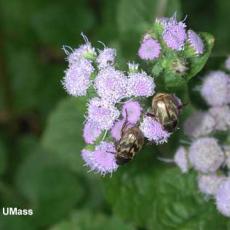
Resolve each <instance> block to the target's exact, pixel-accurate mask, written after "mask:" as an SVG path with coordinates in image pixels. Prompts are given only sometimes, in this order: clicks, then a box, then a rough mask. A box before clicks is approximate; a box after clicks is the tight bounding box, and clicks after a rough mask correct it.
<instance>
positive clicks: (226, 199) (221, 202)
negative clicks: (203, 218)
mask: <svg viewBox="0 0 230 230" xmlns="http://www.w3.org/2000/svg"><path fill="white" fill-rule="evenodd" d="M229 191H230V178H228V179H226V180H225V181H224V182H222V183H221V184H220V186H219V187H218V189H217V192H216V196H215V198H216V206H217V209H218V211H219V212H220V213H222V214H223V215H225V216H228V217H230V192H229Z"/></svg>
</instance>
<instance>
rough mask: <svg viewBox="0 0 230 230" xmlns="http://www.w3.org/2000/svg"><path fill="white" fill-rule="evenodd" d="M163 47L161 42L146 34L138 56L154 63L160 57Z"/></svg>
mask: <svg viewBox="0 0 230 230" xmlns="http://www.w3.org/2000/svg"><path fill="white" fill-rule="evenodd" d="M160 52H161V46H160V44H159V42H158V41H157V40H156V39H154V38H152V37H151V35H149V34H146V35H145V36H144V38H143V40H142V42H141V46H140V48H139V50H138V55H139V57H140V58H141V59H143V60H149V61H152V60H154V59H156V58H158V57H159V56H160Z"/></svg>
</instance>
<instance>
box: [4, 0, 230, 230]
mask: <svg viewBox="0 0 230 230" xmlns="http://www.w3.org/2000/svg"><path fill="white" fill-rule="evenodd" d="M174 12H177V16H178V17H179V18H181V19H183V18H184V17H185V16H186V15H187V16H188V18H187V22H188V25H189V27H191V28H193V29H194V30H195V31H206V32H209V33H211V34H213V35H214V37H215V38H216V41H215V47H214V50H213V52H212V55H211V58H210V59H209V62H208V63H207V65H206V66H205V69H204V70H203V71H206V70H209V69H215V68H217V67H218V66H219V65H220V63H221V62H223V60H224V58H225V57H226V55H227V54H228V53H230V27H229V22H230V13H229V12H230V1H226V0H193V1H186V0H181V1H179V0H116V1H115V0H66V1H61V0H56V1H54V0H50V1H45V0H33V1H31V0H9V1H7V0H0V204H1V207H18V208H32V209H33V211H34V215H33V216H3V215H2V211H1V210H0V213H1V215H0V229H4V230H5V229H7V230H11V229H12V230H21V229H23V230H27V229H29V230H31V229H51V230H69V229H70V230H75V229H77V230H78V229H80V230H88V229H89V230H91V229H92V230H94V229H95V230H96V229H98V230H99V229H100V230H103V229H114V230H123V229H124V230H126V229H127V230H135V229H136V230H137V229H138V230H144V229H149V230H151V229H152V230H161V229H162V230H165V229H166V230H168V229H169V230H171V229H177V230H197V229H199V230H219V229H223V230H225V229H230V222H229V220H228V219H227V218H225V217H222V216H221V215H220V214H218V213H217V211H216V209H215V206H214V202H213V201H212V200H209V201H208V200H207V199H205V198H204V197H203V196H202V195H201V194H200V193H199V192H198V190H197V185H196V180H195V174H194V173H192V172H191V173H189V175H185V176H184V175H182V174H181V173H180V172H179V170H178V169H177V168H176V167H175V166H173V165H165V164H163V163H162V162H160V161H158V160H157V159H156V156H157V154H159V153H160V152H164V154H165V155H166V156H167V157H170V155H172V154H173V153H174V150H175V149H176V147H177V145H178V143H179V141H180V138H181V137H182V132H181V131H179V132H178V133H176V134H175V135H174V136H173V137H172V139H171V141H170V143H169V144H168V145H167V146H162V147H161V148H160V149H159V148H158V149H157V148H156V147H154V146H146V147H145V149H144V151H142V152H141V153H140V154H139V155H138V156H137V158H136V159H135V160H134V161H132V162H131V163H130V164H128V165H126V166H124V167H122V168H121V169H119V170H118V172H117V173H115V174H114V175H113V177H112V178H110V177H105V178H103V177H100V176H98V175H94V174H92V173H88V172H87V169H86V168H85V167H84V166H83V161H82V159H81V157H80V150H81V149H82V147H83V146H84V143H83V140H82V136H81V130H82V122H83V119H84V112H85V99H84V98H83V99H79V98H77V99H75V98H70V97H68V96H67V95H66V94H65V92H64V90H63V89H62V86H61V83H60V80H61V79H62V77H63V74H64V73H63V72H64V69H65V68H66V63H65V61H64V58H65V55H64V53H63V51H62V50H61V47H62V45H63V44H65V45H70V46H73V47H77V46H78V45H79V44H80V43H81V42H82V38H81V36H80V33H81V32H84V33H85V34H86V35H87V36H88V37H89V39H90V40H91V41H92V42H93V43H94V44H96V43H97V41H103V42H104V43H105V44H106V45H107V46H112V47H114V48H117V50H118V55H119V60H120V64H121V66H122V65H124V64H125V62H126V61H127V60H135V59H137V56H136V53H137V49H138V45H139V41H140V39H141V36H142V34H143V32H145V30H146V29H148V28H149V26H150V25H151V22H153V20H154V18H155V17H156V16H171V15H172V14H174ZM97 45H98V46H100V44H99V43H97ZM194 68H195V67H194ZM199 76H202V74H199ZM200 80H201V77H198V78H194V79H193V80H192V81H190V83H189V88H190V89H191V88H192V87H194V86H195V85H196V84H197V83H199V82H200ZM190 100H191V104H192V105H193V106H194V107H197V106H200V108H202V107H203V108H205V105H204V103H203V102H202V101H201V99H200V98H199V97H198V96H197V95H194V93H191V94H190ZM190 110H191V108H188V109H187V110H186V111H185V112H184V114H183V116H182V117H185V116H186V115H187V114H188V113H189V112H190Z"/></svg>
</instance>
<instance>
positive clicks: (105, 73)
mask: <svg viewBox="0 0 230 230" xmlns="http://www.w3.org/2000/svg"><path fill="white" fill-rule="evenodd" d="M126 84H127V78H126V77H125V76H124V74H123V73H122V72H121V71H118V70H115V69H114V68H113V67H107V68H105V69H102V70H100V72H99V73H98V75H97V77H96V79H95V88H96V90H97V94H98V95H99V96H100V97H102V98H103V99H104V100H107V101H109V102H111V103H116V102H118V101H120V100H121V99H122V98H124V97H125V96H126Z"/></svg>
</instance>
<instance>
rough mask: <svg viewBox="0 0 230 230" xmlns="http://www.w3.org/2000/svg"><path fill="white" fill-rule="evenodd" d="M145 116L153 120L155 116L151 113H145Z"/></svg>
mask: <svg viewBox="0 0 230 230" xmlns="http://www.w3.org/2000/svg"><path fill="white" fill-rule="evenodd" d="M145 115H146V116H148V117H152V118H155V115H154V114H153V113H150V112H147V113H146V114H145Z"/></svg>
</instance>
